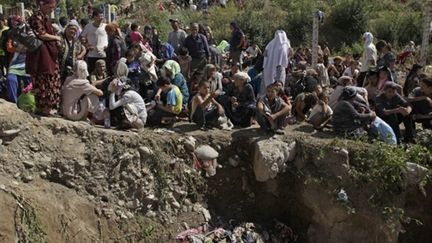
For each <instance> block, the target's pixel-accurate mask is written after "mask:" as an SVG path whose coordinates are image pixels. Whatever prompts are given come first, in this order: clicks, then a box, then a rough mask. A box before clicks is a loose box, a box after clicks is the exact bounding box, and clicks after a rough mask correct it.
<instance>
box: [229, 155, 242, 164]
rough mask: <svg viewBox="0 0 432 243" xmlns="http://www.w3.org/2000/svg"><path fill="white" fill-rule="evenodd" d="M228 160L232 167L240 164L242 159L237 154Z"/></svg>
mask: <svg viewBox="0 0 432 243" xmlns="http://www.w3.org/2000/svg"><path fill="white" fill-rule="evenodd" d="M228 162H229V163H230V165H231V166H232V167H237V166H238V165H239V164H240V161H239V157H238V155H235V156H234V158H233V157H230V158H229V159H228Z"/></svg>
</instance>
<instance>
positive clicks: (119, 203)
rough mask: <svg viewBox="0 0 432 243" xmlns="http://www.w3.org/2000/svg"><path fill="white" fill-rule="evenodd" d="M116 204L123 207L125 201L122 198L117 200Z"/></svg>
mask: <svg viewBox="0 0 432 243" xmlns="http://www.w3.org/2000/svg"><path fill="white" fill-rule="evenodd" d="M117 205H119V206H120V207H123V206H124V205H125V202H124V201H123V200H118V202H117Z"/></svg>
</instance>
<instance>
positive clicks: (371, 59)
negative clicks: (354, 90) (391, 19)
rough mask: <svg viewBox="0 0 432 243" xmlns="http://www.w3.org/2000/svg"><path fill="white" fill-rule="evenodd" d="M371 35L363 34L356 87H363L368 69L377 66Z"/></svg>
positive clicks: (376, 56)
mask: <svg viewBox="0 0 432 243" xmlns="http://www.w3.org/2000/svg"><path fill="white" fill-rule="evenodd" d="M373 38H374V37H373V35H372V33H370V32H366V33H364V34H363V42H364V50H363V56H362V58H361V63H362V66H361V69H360V75H359V76H358V79H357V86H359V87H363V82H364V79H365V77H366V74H367V72H368V71H369V68H370V67H375V66H376V64H377V59H378V55H377V49H376V47H375V45H374V43H373Z"/></svg>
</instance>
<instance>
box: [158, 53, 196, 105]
mask: <svg viewBox="0 0 432 243" xmlns="http://www.w3.org/2000/svg"><path fill="white" fill-rule="evenodd" d="M162 73H165V77H167V78H169V79H170V81H171V84H174V85H175V86H177V87H178V88H179V89H180V92H181V93H182V95H183V106H186V105H187V104H188V102H189V89H188V87H187V83H186V79H185V78H184V76H183V74H182V73H181V68H180V65H179V64H178V63H177V62H176V61H173V60H168V61H166V62H165V64H164V65H163V66H162ZM158 93H160V92H159V91H158Z"/></svg>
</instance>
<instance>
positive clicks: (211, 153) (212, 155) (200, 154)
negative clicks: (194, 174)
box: [194, 145, 219, 160]
mask: <svg viewBox="0 0 432 243" xmlns="http://www.w3.org/2000/svg"><path fill="white" fill-rule="evenodd" d="M194 153H195V155H196V156H197V158H198V159H200V160H212V159H216V158H217V157H218V156H219V153H218V152H217V151H216V150H215V149H214V148H212V147H210V146H208V145H201V146H199V147H198V148H197V149H195V151H194Z"/></svg>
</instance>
